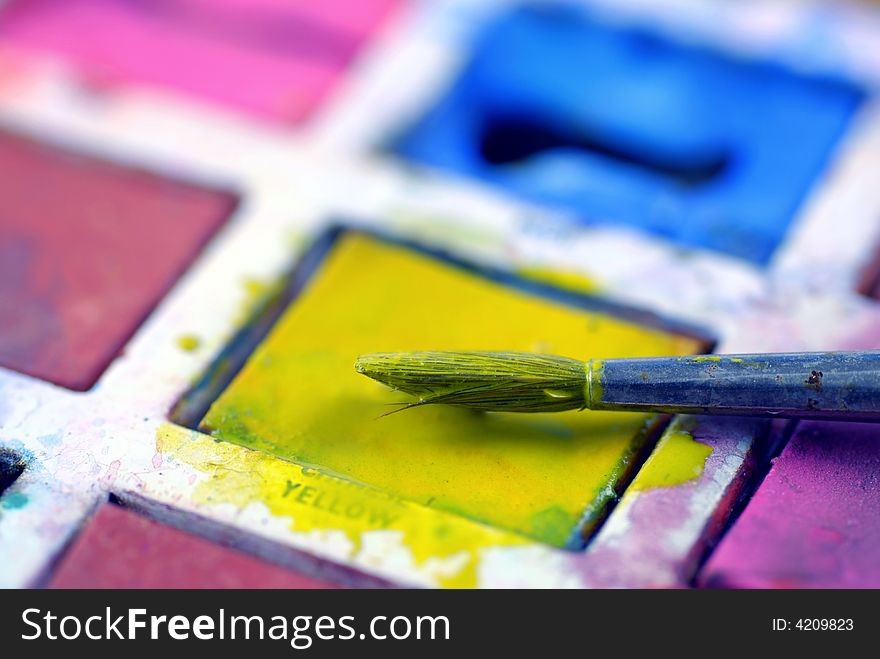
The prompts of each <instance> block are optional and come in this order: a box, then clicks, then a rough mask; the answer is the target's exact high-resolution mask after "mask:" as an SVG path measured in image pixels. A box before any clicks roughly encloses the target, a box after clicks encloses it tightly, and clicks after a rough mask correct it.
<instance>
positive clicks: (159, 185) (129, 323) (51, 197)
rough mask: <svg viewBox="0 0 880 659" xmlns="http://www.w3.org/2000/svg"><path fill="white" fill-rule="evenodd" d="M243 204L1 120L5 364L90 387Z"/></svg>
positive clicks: (0, 289) (0, 277)
mask: <svg viewBox="0 0 880 659" xmlns="http://www.w3.org/2000/svg"><path fill="white" fill-rule="evenodd" d="M236 205H237V198H236V197H235V196H234V195H233V194H231V193H229V192H225V191H223V190H215V189H210V188H205V187H202V186H198V185H192V184H188V183H186V182H184V181H180V180H173V179H170V178H166V177H165V176H161V175H157V174H153V173H149V172H146V171H142V170H138V169H134V168H130V167H125V166H122V165H118V164H116V163H112V162H108V161H105V160H101V159H98V158H94V157H91V156H87V155H83V154H80V153H77V152H74V151H71V150H68V149H62V148H58V147H56V146H53V145H50V144H45V143H41V142H38V141H36V140H32V139H30V138H27V137H23V136H21V135H18V134H14V133H11V132H7V131H0V309H2V311H0V366H2V367H4V368H9V369H12V370H15V371H18V372H20V373H24V374H26V375H30V376H33V377H36V378H40V379H42V380H47V381H49V382H52V383H55V384H58V385H61V386H63V387H67V388H68V389H74V390H76V391H85V390H87V389H89V388H91V387H92V386H93V385H94V384H95V382H96V381H97V380H98V378H99V377H100V375H101V373H102V372H103V371H104V369H105V368H106V367H107V365H108V364H109V363H110V361H111V360H113V358H114V357H115V356H116V355H117V354H119V352H120V351H121V350H122V348H123V346H124V344H125V342H126V341H127V339H128V338H129V337H130V336H131V335H132V333H133V332H134V331H135V330H136V329H137V327H138V326H139V325H140V324H141V322H142V321H143V320H144V318H145V317H146V316H147V315H148V314H149V313H150V311H151V310H152V309H153V307H154V306H155V305H156V304H157V303H158V302H159V300H160V299H161V298H162V296H163V295H164V294H165V293H166V292H167V291H168V290H169V289H170V288H171V286H172V285H173V284H174V282H175V280H176V279H177V278H178V277H179V276H180V275H181V274H182V273H183V272H184V271H185V270H186V268H187V266H188V265H189V263H190V262H191V261H192V260H193V259H194V258H195V256H196V255H197V254H198V253H199V251H200V250H201V248H202V247H203V246H204V245H205V244H206V242H207V241H208V240H209V239H210V237H211V236H212V235H213V234H214V233H215V232H216V231H217V230H218V229H219V228H220V226H222V224H223V223H224V222H225V221H226V220H227V219H228V218H229V216H230V215H231V214H232V212H233V210H234V209H235V207H236Z"/></svg>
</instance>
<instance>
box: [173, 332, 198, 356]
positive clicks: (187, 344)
mask: <svg viewBox="0 0 880 659" xmlns="http://www.w3.org/2000/svg"><path fill="white" fill-rule="evenodd" d="M201 345H202V341H201V339H199V337H197V336H193V335H192V334H183V335H181V336H178V337H177V347H178V348H180V349H181V350H183V351H184V352H195V351H196V350H198V349H199V346H201Z"/></svg>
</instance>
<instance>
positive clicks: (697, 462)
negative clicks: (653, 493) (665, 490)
mask: <svg viewBox="0 0 880 659" xmlns="http://www.w3.org/2000/svg"><path fill="white" fill-rule="evenodd" d="M713 450H714V449H713V448H712V447H711V446H709V445H707V444H703V443H702V442H698V441H697V440H696V439H694V437H693V435H691V433H690V432H688V431H687V430H684V429H683V428H681V427H680V426H673V427H671V428H670V429H669V430H667V431H666V433H664V435H663V437H661V438H660V441H659V442H657V446H656V447H655V448H654V452H653V453H651V455H650V457H649V458H648V459H647V460H646V461H645V464H644V465H643V466H642V468H641V470H639V473H638V475H637V476H636V477H635V479H634V480H633V482H632V486H631V489H634V490H651V489H654V488H657V487H673V486H675V485H681V484H682V483H687V482H688V481H692V480H695V479H697V478H699V477H700V476H701V475H702V474H703V469H704V468H705V466H706V459H707V458H708V457H709V456H710V455H712V451H713Z"/></svg>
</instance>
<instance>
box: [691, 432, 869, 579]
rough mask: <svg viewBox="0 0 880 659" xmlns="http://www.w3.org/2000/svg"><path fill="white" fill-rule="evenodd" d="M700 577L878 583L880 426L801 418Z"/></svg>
mask: <svg viewBox="0 0 880 659" xmlns="http://www.w3.org/2000/svg"><path fill="white" fill-rule="evenodd" d="M699 581H700V583H701V584H702V585H704V586H720V587H734V588H781V587H792V588H877V587H880V425H877V424H847V423H828V422H814V421H811V422H802V423H801V424H800V425H799V426H798V427H797V430H796V432H795V434H794V436H793V437H792V438H791V440H790V441H789V443H788V445H787V446H786V447H785V449H784V450H783V451H782V454H781V455H780V456H779V457H778V458H777V459H776V460H775V461H774V464H773V466H772V468H771V469H770V472H769V473H768V474H767V477H766V478H765V479H764V481H763V483H761V485H760V487H759V488H758V490H757V492H756V493H755V495H754V496H753V498H752V499H751V501H749V503H748V505H747V506H746V508H745V510H744V511H743V513H742V515H741V516H740V518H739V519H738V521H737V522H736V523H735V524H734V525H733V527H732V528H731V529H730V531H729V532H728V533H727V535H726V536H725V537H724V539H723V540H722V541H721V543H720V545H719V546H718V548H717V549H716V551H715V553H714V554H712V556H711V557H710V559H709V561H708V562H707V563H706V565H705V567H704V569H703V571H702V573H701V575H700V579H699Z"/></svg>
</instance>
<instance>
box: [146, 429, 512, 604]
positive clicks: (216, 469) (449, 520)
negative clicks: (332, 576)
mask: <svg viewBox="0 0 880 659" xmlns="http://www.w3.org/2000/svg"><path fill="white" fill-rule="evenodd" d="M156 450H157V451H158V452H160V453H163V454H165V456H166V460H167V461H170V462H174V461H178V462H183V463H185V464H188V465H190V466H191V467H193V468H194V469H196V470H198V471H200V472H202V473H203V474H204V475H205V476H206V477H205V479H204V480H202V481H200V482H199V483H198V485H196V488H195V491H194V493H193V495H192V499H193V502H194V503H196V504H198V505H207V506H211V505H220V504H231V505H233V506H235V507H236V508H238V509H239V510H241V509H244V508H246V507H247V506H249V505H250V504H253V503H260V504H263V505H265V506H266V507H267V508H268V509H269V511H270V512H271V513H272V514H273V515H276V516H281V517H286V518H290V529H291V530H293V531H295V532H297V533H303V534H309V533H312V532H314V531H320V532H327V531H337V530H338V531H341V532H343V533H344V534H345V535H346V537H348V538H349V540H351V543H352V549H351V552H350V555H349V557H348V558H349V560H352V561H353V562H356V559H357V555H358V553H359V552H360V550H361V547H362V544H363V539H364V536H365V534H368V533H371V532H377V531H385V532H388V531H390V532H393V533H397V534H399V536H400V544H401V546H403V547H405V548H406V550H408V551H409V553H410V554H411V558H412V560H413V562H414V563H415V566H416V568H417V569H419V570H420V571H421V572H422V573H423V574H424V575H425V576H426V577H428V578H433V579H434V580H435V581H436V583H437V585H440V586H444V587H447V588H471V587H475V586H476V585H477V570H478V567H479V561H480V558H481V556H482V553H483V551H484V550H485V549H487V548H491V547H503V546H513V545H523V544H527V541H526V540H525V539H524V538H521V537H519V536H517V535H514V534H511V533H505V532H503V531H497V530H494V529H491V528H488V527H485V526H481V525H479V524H474V523H473V522H469V521H467V520H464V519H461V518H460V517H457V516H454V515H449V514H446V513H443V512H441V511H437V510H432V509H430V508H425V507H423V506H418V505H415V504H412V503H409V502H407V501H401V500H400V499H397V498H394V497H390V496H388V495H386V494H384V493H382V492H379V491H377V490H375V489H373V488H369V487H365V486H363V485H358V484H356V483H352V482H350V481H347V480H344V479H339V478H336V477H334V476H332V475H330V474H327V473H324V472H323V471H321V470H319V469H312V468H309V467H306V466H303V465H299V464H295V463H292V462H289V461H286V460H280V459H278V458H276V457H274V456H271V455H268V454H266V453H262V452H259V451H252V450H249V449H246V448H242V447H240V446H236V445H234V444H230V443H227V442H217V441H215V440H213V439H211V438H210V437H207V436H206V435H203V434H201V433H198V432H195V431H192V430H188V429H185V428H181V427H179V426H175V425H173V424H165V425H163V426H162V427H161V428H160V429H159V432H158V436H157V441H156Z"/></svg>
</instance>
